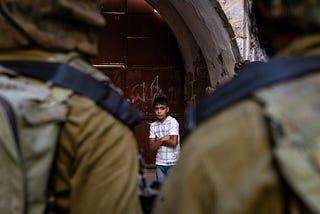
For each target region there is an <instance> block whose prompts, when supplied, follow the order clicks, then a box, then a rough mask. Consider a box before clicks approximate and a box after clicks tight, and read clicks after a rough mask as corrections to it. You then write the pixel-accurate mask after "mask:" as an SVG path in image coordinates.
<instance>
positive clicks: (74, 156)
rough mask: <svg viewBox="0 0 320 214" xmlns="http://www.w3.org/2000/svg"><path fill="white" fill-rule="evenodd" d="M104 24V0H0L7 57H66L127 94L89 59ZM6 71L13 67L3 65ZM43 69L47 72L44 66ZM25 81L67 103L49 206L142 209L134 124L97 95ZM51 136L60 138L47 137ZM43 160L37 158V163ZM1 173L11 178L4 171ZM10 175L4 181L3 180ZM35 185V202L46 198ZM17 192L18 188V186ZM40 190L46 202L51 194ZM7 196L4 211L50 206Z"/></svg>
mask: <svg viewBox="0 0 320 214" xmlns="http://www.w3.org/2000/svg"><path fill="white" fill-rule="evenodd" d="M104 24H105V23H104V19H103V17H102V16H101V14H100V11H99V10H98V6H97V2H96V1H93V0H92V1H91V0H55V1H49V0H41V1H37V0H23V1H19V0H0V61H2V60H6V61H8V60H9V61H10V60H29V61H43V62H61V63H67V64H68V65H71V66H73V67H75V68H77V69H78V70H81V71H82V72H84V73H88V74H90V75H91V76H92V77H94V78H95V79H96V80H98V81H100V82H104V83H105V84H108V85H109V86H110V87H112V88H113V89H115V90H116V91H118V92H119V94H121V91H120V90H119V89H116V88H115V87H114V86H113V85H112V83H111V82H110V81H109V79H108V77H106V76H105V75H103V74H102V73H100V72H99V71H98V70H96V69H95V68H93V67H92V66H91V65H90V64H89V63H88V62H87V61H86V60H85V59H86V58H88V57H90V56H94V55H96V54H97V38H98V37H97V34H96V31H97V29H99V28H101V27H103V26H104ZM0 64H1V62H0ZM0 70H1V72H3V73H5V72H7V71H8V69H4V68H2V67H1V69H0ZM12 72H13V73H14V70H13V71H12ZM39 72H46V71H45V70H43V69H42V70H41V69H40V68H39ZM13 76H14V75H13ZM7 78H13V77H12V75H9V76H8V77H7ZM15 79H17V78H15ZM18 79H19V80H21V79H22V80H23V81H24V82H25V83H27V85H37V86H38V85H41V86H43V87H47V89H48V90H49V91H51V95H50V97H49V98H48V99H51V101H54V102H51V103H52V104H53V103H57V102H59V103H61V104H66V103H67V109H68V110H67V114H66V118H65V121H64V123H63V126H62V128H61V130H60V132H59V135H58V136H57V137H58V141H57V145H56V148H57V149H56V158H55V159H54V161H53V165H54V167H53V173H52V176H51V179H50V180H51V185H50V188H49V189H48V191H46V192H49V193H50V205H49V208H50V209H52V210H50V212H52V213H76V214H80V213H85V214H88V213H113V214H114V213H141V208H140V204H139V198H138V186H137V184H138V180H137V179H138V176H137V175H138V151H137V142H136V139H135V136H134V134H133V132H132V129H130V127H129V126H128V125H127V124H126V123H125V122H123V121H120V120H119V119H118V118H117V117H116V116H114V115H113V114H111V113H109V112H108V111H106V110H104V109H103V108H101V107H100V106H98V105H97V104H96V103H95V102H93V101H92V100H91V99H89V98H87V97H84V96H81V95H79V94H76V93H73V92H72V91H71V90H69V89H67V88H63V87H58V86H52V85H50V84H45V83H43V82H39V81H36V80H34V79H32V78H29V77H24V76H18ZM12 80H13V79H12ZM35 93H36V91H35ZM33 95H34V96H37V95H36V94H33ZM9 98H10V97H9ZM0 110H1V109H0ZM34 115H35V116H37V114H36V113H35V114H34ZM29 116H30V115H29ZM38 116H39V115H38ZM43 116H44V117H46V115H43ZM51 119H52V118H51ZM1 126H2V125H1ZM50 137H53V136H51V135H48V136H47V138H50ZM0 141H1V139H0ZM1 142H2V141H1ZM41 155H43V154H40V156H41ZM40 156H39V158H40ZM36 158H37V157H34V158H33V159H34V160H35V161H36V160H37V159H36ZM31 159H32V157H31ZM1 160H2V159H1ZM1 170H3V168H1ZM7 172H8V173H9V172H10V170H9V171H7ZM1 177H2V178H3V179H4V178H5V177H6V176H4V174H3V173H1ZM11 178H12V179H13V177H11ZM3 179H0V180H1V182H0V183H1V185H3ZM7 182H10V178H9V180H7ZM8 184H9V183H8ZM38 185H40V186H41V184H40V183H38V184H34V186H33V187H35V188H42V187H39V186H38ZM1 188H2V187H1ZM28 188H29V186H28ZM28 188H27V189H28ZM2 190H3V188H2ZM32 191H34V192H37V190H35V189H30V188H29V189H28V193H27V198H28V200H29V201H31V202H30V204H31V205H32V204H33V203H38V202H39V198H36V197H37V196H35V197H33V195H32ZM0 192H1V193H2V191H0ZM9 192H10V191H9ZM10 193H12V194H14V192H13V191H11V192H10ZM28 194H29V195H28ZM40 194H42V195H40V199H41V200H43V198H44V195H43V194H44V192H42V193H40ZM8 197H9V198H10V195H8V194H7V195H1V196H0V198H1V200H0V201H1V203H0V207H1V212H3V213H19V212H18V210H25V212H24V213H32V214H33V213H43V211H44V210H43V208H44V206H43V204H42V205H41V206H39V209H38V208H35V209H36V210H37V211H40V212H35V211H33V210H32V209H31V208H30V207H31V206H30V207H21V208H19V206H16V205H14V202H13V201H10V203H7V202H8V200H7V202H5V201H6V200H5V199H6V198H8ZM32 200H33V201H32ZM18 203H19V202H17V203H16V204H18ZM28 203H29V202H28ZM30 204H29V205H30ZM10 206H11V207H10ZM32 206H33V205H32ZM41 210H42V211H41Z"/></svg>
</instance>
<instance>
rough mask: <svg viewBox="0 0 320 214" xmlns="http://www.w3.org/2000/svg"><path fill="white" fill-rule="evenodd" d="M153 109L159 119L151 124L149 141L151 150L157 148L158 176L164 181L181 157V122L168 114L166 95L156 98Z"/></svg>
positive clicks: (160, 180) (159, 179)
mask: <svg viewBox="0 0 320 214" xmlns="http://www.w3.org/2000/svg"><path fill="white" fill-rule="evenodd" d="M153 109H154V113H155V115H156V117H157V120H156V121H155V122H153V123H151V125H150V135H149V142H150V148H151V150H157V156H156V177H157V181H158V182H159V183H162V182H163V181H164V178H165V176H166V175H167V173H168V171H169V170H170V168H171V167H172V166H173V165H175V163H176V161H177V159H178V157H179V153H180V142H179V141H180V137H179V123H178V122H177V120H176V119H175V118H173V117H171V116H169V115H168V112H169V102H168V100H167V98H166V97H157V98H155V100H154V101H153Z"/></svg>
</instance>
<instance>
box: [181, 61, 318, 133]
mask: <svg viewBox="0 0 320 214" xmlns="http://www.w3.org/2000/svg"><path fill="white" fill-rule="evenodd" d="M319 70H320V56H310V55H309V56H286V57H277V58H274V59H272V60H269V61H268V62H267V63H250V64H247V65H246V66H245V67H244V68H243V69H242V71H241V73H240V74H239V75H238V76H236V77H235V78H234V79H232V80H231V81H229V82H227V83H226V84H224V85H223V86H222V87H221V88H219V89H218V90H217V91H216V92H214V93H212V94H210V95H208V96H206V97H205V98H204V99H203V100H202V101H201V102H200V103H199V104H198V105H194V106H191V107H189V108H188V109H187V110H186V112H185V131H186V133H188V132H190V131H191V130H192V129H193V128H194V127H195V126H196V125H197V124H198V123H200V122H201V121H202V120H204V119H205V118H207V117H209V116H211V115H213V114H214V113H216V112H218V111H220V110H221V109H223V108H225V107H227V106H229V105H231V104H232V103H234V102H236V101H238V100H240V99H242V98H245V97H248V96H250V95H251V94H252V92H254V91H255V90H256V89H258V88H261V87H263V86H267V85H270V84H272V83H276V82H280V81H284V80H287V79H292V78H296V77H299V76H301V75H304V74H306V73H311V72H314V71H319Z"/></svg>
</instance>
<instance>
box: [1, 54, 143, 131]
mask: <svg viewBox="0 0 320 214" xmlns="http://www.w3.org/2000/svg"><path fill="white" fill-rule="evenodd" d="M0 65H2V66H4V67H6V68H9V69H11V70H14V71H16V72H18V73H20V74H21V75H25V76H29V77H32V78H36V79H40V80H42V81H46V82H52V83H54V84H56V85H59V86H62V87H64V88H68V89H71V90H72V91H74V92H76V93H78V94H80V95H82V96H85V97H88V98H90V99H91V100H93V101H94V102H95V103H97V104H98V105H99V106H101V107H102V108H103V109H105V110H107V111H108V112H110V113H111V114H113V115H114V116H115V117H117V118H118V119H120V120H121V121H122V122H124V123H125V124H128V125H129V126H130V127H133V126H135V125H136V124H137V123H138V122H139V121H140V120H141V119H142V117H143V114H142V112H140V111H139V110H138V109H135V108H134V107H132V106H131V104H130V103H129V101H128V100H127V99H126V98H125V97H124V96H123V95H122V94H120V93H119V92H118V91H116V90H115V89H114V88H112V87H111V86H110V85H108V84H104V83H102V82H99V81H98V80H96V79H95V78H93V77H92V76H91V75H89V74H86V73H84V72H82V71H80V70H79V69H77V68H75V67H73V66H70V65H68V64H66V63H58V62H43V61H19V60H18V61H17V60H10V61H0Z"/></svg>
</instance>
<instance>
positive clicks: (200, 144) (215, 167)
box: [153, 0, 320, 214]
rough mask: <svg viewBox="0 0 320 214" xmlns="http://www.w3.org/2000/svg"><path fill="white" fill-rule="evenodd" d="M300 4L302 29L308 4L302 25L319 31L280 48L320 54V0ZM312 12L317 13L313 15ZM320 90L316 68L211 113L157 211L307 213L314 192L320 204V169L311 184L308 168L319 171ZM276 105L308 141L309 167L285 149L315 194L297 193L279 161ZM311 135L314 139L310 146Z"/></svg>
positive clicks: (187, 145)
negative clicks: (271, 115) (272, 118)
mask: <svg viewBox="0 0 320 214" xmlns="http://www.w3.org/2000/svg"><path fill="white" fill-rule="evenodd" d="M269 2H270V4H271V5H273V6H276V8H278V7H279V5H277V4H276V3H280V1H269ZM287 2H288V1H287ZM289 2H290V1H289ZM292 2H294V1H292ZM272 3H273V4H272ZM297 3H299V1H296V3H295V4H297ZM301 3H302V4H301ZM301 3H300V4H301V5H300V4H299V5H296V6H297V7H292V8H291V9H297V8H299V9H297V10H292V11H295V13H291V14H292V16H291V17H290V18H291V20H290V23H291V24H292V26H295V29H296V27H298V26H300V25H299V23H300V21H299V22H295V21H296V19H295V18H294V17H295V16H294V15H299V14H300V13H299V12H300V11H304V13H302V16H304V17H305V19H306V20H307V23H308V24H307V23H303V26H302V27H301V30H303V31H304V32H306V31H308V30H307V29H306V28H305V26H306V25H308V26H311V23H312V26H317V27H316V28H313V29H312V31H313V32H315V33H314V34H311V33H308V34H307V35H305V36H302V37H299V38H297V39H296V40H295V41H293V42H291V44H289V45H288V46H287V47H286V48H285V49H282V51H281V53H279V54H281V55H297V54H313V55H320V30H319V28H320V24H319V22H320V18H319V13H313V12H314V10H313V9H311V8H318V9H319V6H320V4H319V1H312V0H311V1H306V2H301ZM310 5H311V7H309V6H310ZM291 6H293V4H292V5H291ZM302 6H305V7H302ZM288 7H289V6H288ZM289 8H290V7H289ZM309 9H310V10H309ZM271 11H275V13H271V14H272V16H273V18H277V21H278V22H279V20H282V21H285V20H287V19H283V14H284V13H283V11H282V12H281V11H279V10H277V11H276V10H271ZM289 11H290V10H289ZM306 11H308V12H306ZM287 12H288V11H287ZM266 13H268V10H266ZM308 13H310V17H311V16H313V18H314V19H315V20H312V19H310V17H308V16H307V15H306V14H308ZM285 14H286V15H288V14H290V13H285ZM300 15H301V14H300ZM284 17H285V18H287V16H284ZM299 17H300V16H299ZM311 20H312V21H313V22H311ZM309 21H310V22H309ZM317 22H318V23H317ZM282 23H285V22H282ZM304 24H306V25H304ZM273 27H275V26H273ZM282 27H283V26H282ZM265 30H269V29H265ZM309 30H310V29H309ZM269 32H272V30H271V31H269ZM297 32H299V31H297ZM311 88H312V90H310V89H311ZM319 89H320V75H319V72H315V73H313V74H310V75H307V76H303V77H299V78H296V79H293V80H290V81H285V82H282V83H278V84H274V85H272V86H268V87H265V88H261V89H259V90H258V91H256V92H253V96H250V97H247V98H245V99H241V100H238V101H237V102H235V103H233V104H232V105H229V106H227V107H226V108H224V109H222V110H220V111H218V112H216V113H215V114H213V115H212V116H210V117H208V118H205V120H203V121H202V122H201V123H200V124H198V126H196V127H195V129H194V130H192V131H191V133H190V134H189V135H188V136H187V138H186V139H185V140H184V147H183V149H182V152H181V156H180V159H179V160H178V163H177V165H176V166H175V168H173V170H172V172H171V174H170V175H169V176H168V178H167V180H166V182H165V183H164V185H163V186H162V189H161V192H160V195H159V196H158V199H157V201H156V205H155V207H154V209H153V213H159V214H160V213H184V214H185V213H286V212H290V211H292V212H293V213H306V212H307V208H306V207H305V204H304V203H301V199H303V197H304V196H308V197H309V196H312V197H313V198H315V199H316V200H315V202H316V203H317V204H319V202H320V198H319V196H320V189H319V188H320V185H318V183H319V182H318V181H319V174H318V175H316V176H315V178H316V179H314V180H315V182H313V183H312V179H309V177H308V175H309V174H307V173H306V172H307V171H308V170H307V168H309V167H315V168H316V171H317V170H318V168H317V166H319V163H320V162H319V159H318V158H315V157H319V156H318V154H319V149H318V146H317V145H318V140H319V139H318V134H317V133H319V130H320V127H319V125H317V124H318V123H319V122H318V121H319V118H318V115H319V108H318V107H315V110H314V109H313V107H311V106H309V105H308V103H309V102H314V103H315V106H319V101H318V100H319V98H318V92H319ZM234 93H236V92H234ZM225 96H229V95H227V94H226V95H225ZM262 97H263V98H266V97H268V98H267V100H268V101H269V100H274V101H275V103H274V104H275V106H273V103H272V102H270V103H269V102H267V103H265V102H261V101H262V100H261V98H262ZM310 100H311V101H310ZM212 105H215V104H214V103H213V104H212ZM279 106H280V107H281V109H280V108H279V109H278V107H279ZM270 109H271V110H272V111H275V112H277V113H279V114H280V115H285V116H286V117H284V118H285V119H283V121H281V122H283V123H284V124H283V125H284V127H285V128H286V130H285V131H287V134H288V135H289V136H290V137H292V138H293V139H295V141H296V142H297V144H299V145H300V146H301V147H308V149H307V153H308V158H307V159H308V161H310V162H307V163H308V165H305V166H303V165H302V164H301V163H302V161H301V160H302V158H292V157H293V156H289V155H288V154H289V153H288V154H285V156H284V157H285V158H288V159H289V160H288V161H289V162H291V166H298V167H300V168H299V173H300V177H299V178H298V181H299V182H300V183H301V184H302V185H305V186H308V185H309V194H308V195H303V194H301V195H299V194H296V193H293V191H292V189H290V188H288V184H287V182H286V181H284V180H283V176H280V174H279V168H278V167H276V165H275V160H274V155H275V153H276V148H275V146H274V145H273V143H272V142H271V137H270V127H269V126H268V124H267V122H266V120H265V116H266V115H267V114H268V111H269V110H270ZM288 127H289V128H288ZM312 128H314V129H312ZM308 138H309V140H310V143H309V144H310V145H308V146H306V145H307V144H308V143H307V140H306V139H308ZM311 139H312V140H311ZM289 145H290V144H289ZM316 203H315V204H316ZM308 209H310V208H308ZM318 209H319V208H318ZM311 210H312V208H311ZM315 212H317V211H315Z"/></svg>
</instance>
